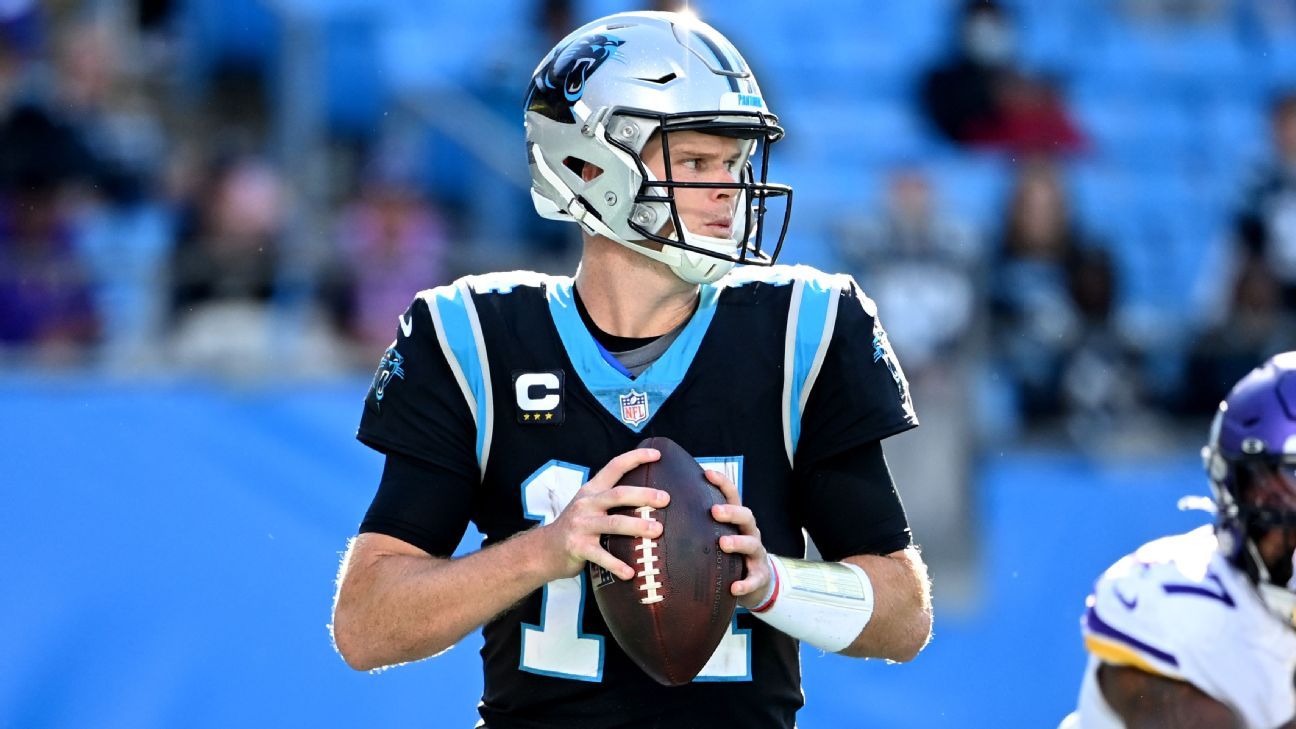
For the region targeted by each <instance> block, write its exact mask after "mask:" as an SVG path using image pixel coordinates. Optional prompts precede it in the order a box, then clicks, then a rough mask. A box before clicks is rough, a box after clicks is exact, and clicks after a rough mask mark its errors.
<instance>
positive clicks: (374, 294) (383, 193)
mask: <svg viewBox="0 0 1296 729" xmlns="http://www.w3.org/2000/svg"><path fill="white" fill-rule="evenodd" d="M415 172H416V171H415V170H413V169H410V168H409V164H408V160H402V159H396V158H394V157H393V155H391V154H388V155H386V158H381V157H380V158H379V159H378V160H375V162H374V163H373V164H372V165H371V166H370V170H369V172H368V174H367V175H366V176H365V179H364V180H363V181H362V184H361V189H360V191H359V193H358V195H357V196H356V198H355V199H354V200H352V201H351V202H350V203H348V204H347V205H346V206H345V208H344V209H343V211H342V213H341V219H340V222H339V225H338V249H339V255H340V259H341V264H342V267H341V270H340V271H339V274H340V278H341V279H342V281H341V282H340V283H341V286H342V288H344V289H345V290H344V291H342V292H339V293H340V294H341V302H340V303H341V308H342V309H343V312H344V313H343V328H344V331H345V332H346V334H347V336H348V338H349V339H351V340H352V341H354V342H355V343H357V344H358V345H360V347H361V348H362V350H363V351H362V353H361V356H362V357H364V361H365V362H368V361H369V359H371V358H372V356H373V355H374V353H376V352H379V351H381V350H382V348H383V347H385V346H387V344H389V343H390V341H391V338H392V333H393V332H394V331H395V322H396V317H398V316H399V315H400V314H401V313H402V312H404V311H405V309H406V307H408V306H409V302H410V299H412V298H413V297H414V294H416V293H417V292H419V291H421V290H423V289H427V288H431V287H433V286H439V285H441V284H443V283H446V281H447V280H448V278H449V276H448V274H447V271H446V252H447V245H448V238H447V235H446V227H445V222H444V220H443V219H442V217H441V214H440V212H439V211H438V210H437V208H436V207H435V206H433V205H432V204H431V203H430V202H429V201H428V200H427V199H426V198H425V197H424V196H423V194H422V192H421V191H420V190H419V188H418V187H417V185H416V184H415V179H414V175H415ZM335 285H336V284H335Z"/></svg>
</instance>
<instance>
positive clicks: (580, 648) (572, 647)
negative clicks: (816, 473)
mask: <svg viewBox="0 0 1296 729" xmlns="http://www.w3.org/2000/svg"><path fill="white" fill-rule="evenodd" d="M698 462H699V463H700V464H701V465H702V467H703V468H709V469H713V470H716V471H720V472H721V473H724V474H725V475H727V476H728V477H729V479H730V480H732V481H733V482H734V483H735V484H736V485H737V486H738V489H739V491H740V492H741V490H742V467H741V464H742V459H741V458H717V459H698ZM587 480H589V469H588V468H585V467H583V466H576V465H573V464H570V463H564V462H562V461H549V462H548V463H546V464H545V465H544V466H542V467H540V469H539V470H537V471H536V472H535V473H533V474H531V476H530V477H529V478H527V480H526V481H523V482H522V508H523V510H524V512H525V514H526V517H527V518H528V519H532V520H535V521H538V522H540V523H541V524H549V523H550V522H552V521H553V520H554V519H557V518H558V514H560V513H561V512H562V510H563V509H564V508H566V506H567V503H568V502H570V501H571V500H572V497H574V496H575V495H576V492H577V491H578V490H580V487H581V486H583V485H585V482H586V481H587ZM585 579H586V577H585V572H584V571H582V572H581V573H580V574H579V575H577V576H575V577H567V578H564V579H561V580H554V581H553V582H550V583H549V584H547V585H545V586H544V594H543V596H542V598H541V602H540V624H539V625H531V624H528V623H524V624H523V625H522V651H521V655H522V657H521V661H520V662H519V663H520V665H519V666H518V667H519V668H521V669H522V670H523V671H529V672H531V673H539V674H543V675H545V676H556V677H559V678H570V679H575V680H577V681H601V680H603V651H604V646H603V641H604V637H603V636H601V635H596V634H588V633H582V632H581V620H582V618H583V616H584V613H585ZM739 609H741V608H739ZM694 680H695V681H750V680H751V631H749V630H739V629H738V626H737V616H736V615H735V617H734V619H733V620H731V622H730V625H729V632H728V633H727V634H725V637H724V639H722V640H721V641H720V645H719V646H718V647H716V650H715V653H713V654H712V655H711V660H709V661H707V664H706V665H705V666H703V667H702V671H701V673H699V674H698V676H697V678H695V679H694Z"/></svg>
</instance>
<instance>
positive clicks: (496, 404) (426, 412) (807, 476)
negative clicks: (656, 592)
mask: <svg viewBox="0 0 1296 729" xmlns="http://www.w3.org/2000/svg"><path fill="white" fill-rule="evenodd" d="M525 118H526V138H527V154H528V160H529V163H530V168H531V176H532V193H533V195H532V196H533V199H534V201H535V205H536V208H537V210H538V211H539V212H540V214H541V215H544V216H546V217H550V218H557V219H562V220H570V221H574V222H576V223H577V224H578V225H579V226H580V228H581V230H582V232H583V234H584V248H583V252H582V259H581V263H580V266H579V268H578V270H577V272H576V275H575V277H574V278H568V277H561V276H545V275H540V274H536V273H506V274H491V275H485V276H470V277H467V278H464V279H461V280H459V281H457V282H455V283H453V284H451V285H447V286H443V287H440V288H436V289H431V290H428V291H424V292H422V293H421V294H419V295H418V296H417V297H416V299H415V300H414V302H413V304H411V306H410V307H409V309H408V311H406V312H405V313H404V314H403V315H402V316H401V317H400V321H399V330H398V332H397V336H396V341H395V343H394V344H393V345H392V346H391V347H390V348H389V349H388V350H387V352H386V353H385V354H384V356H383V358H382V363H381V365H380V367H379V371H378V373H377V375H376V376H375V378H374V384H373V387H372V388H371V389H370V392H369V395H368V397H367V399H366V403H365V408H364V413H363V416H362V419H361V423H360V429H359V434H358V437H359V439H360V440H361V441H362V442H364V443H365V444H367V445H369V446H371V447H373V448H376V449H378V450H379V451H381V452H382V453H384V454H385V455H386V465H385V468H384V471H383V475H382V479H381V482H380V484H379V486H378V491H377V494H376V496H375V497H374V499H373V502H372V504H371V506H370V508H369V510H368V513H367V514H366V515H365V517H364V521H363V522H362V524H361V526H360V534H359V536H357V537H356V538H355V539H354V540H353V542H352V543H351V545H350V547H349V549H348V552H347V554H346V556H345V557H344V560H343V564H342V567H341V571H340V574H339V578H338V585H339V587H338V594H337V598H336V603H335V611H334V636H335V640H336V644H337V647H338V650H339V651H340V652H341V654H342V656H343V657H344V658H345V660H346V661H347V663H348V664H349V665H351V666H352V667H354V668H356V669H362V670H364V669H372V668H376V667H380V666H387V665H391V664H396V663H401V662H405V661H413V660H418V659H421V658H425V657H428V656H432V655H435V654H437V653H439V652H441V651H444V650H446V649H447V648H449V647H451V646H452V645H454V644H455V643H456V642H457V641H459V640H460V639H461V638H463V637H464V636H465V635H467V634H468V633H469V632H471V631H473V630H474V629H476V628H478V627H482V629H483V634H484V637H485V647H484V648H483V650H482V659H483V661H484V664H485V670H484V674H485V689H484V695H483V696H482V699H481V703H480V705H479V712H480V714H481V717H482V722H483V725H484V726H488V727H492V728H494V729H501V728H507V727H522V726H525V727H573V726H579V727H612V726H616V727H641V726H642V727H666V726H669V727H672V729H682V728H683V727H716V726H735V727H792V726H793V725H794V722H795V717H796V712H797V710H798V709H799V708H800V707H801V705H802V702H803V698H802V692H801V684H800V673H801V672H800V665H799V660H798V641H805V642H807V643H809V644H811V645H814V646H817V647H819V648H821V649H824V650H827V651H834V652H840V653H843V654H846V655H850V656H880V657H885V658H889V659H892V660H896V661H904V660H909V659H911V658H913V657H914V656H915V655H916V654H917V653H918V651H919V650H920V649H921V648H922V646H923V645H924V644H925V643H926V641H927V639H928V635H929V633H930V629H931V612H930V599H929V588H928V585H927V577H926V572H925V568H924V566H923V563H922V561H921V559H920V557H919V555H918V552H917V550H916V548H915V546H914V545H913V543H912V541H911V536H910V532H909V528H908V524H907V521H906V518H905V513H904V509H903V508H902V506H901V503H900V500H899V497H898V496H897V494H896V490H895V487H894V486H893V484H892V479H891V476H890V474H889V472H888V469H887V465H886V462H885V459H884V458H883V452H882V447H881V441H882V440H883V439H884V438H886V437H888V436H890V435H893V434H895V433H899V432H901V431H904V430H907V429H909V428H911V427H913V426H915V425H916V424H917V420H916V418H915V416H914V411H913V407H912V405H911V402H910V398H909V391H908V386H907V383H906V382H905V378H904V373H903V371H902V370H901V368H900V365H899V363H898V362H897V361H896V358H895V356H894V354H893V353H892V351H891V348H890V344H889V343H888V341H887V336H886V332H885V330H883V328H882V325H881V323H880V322H879V320H878V317H877V312H876V310H875V308H874V306H873V303H872V302H871V301H870V300H869V299H868V298H867V297H866V296H864V294H863V293H861V292H860V290H859V289H858V287H857V286H856V285H855V283H854V281H852V280H851V279H850V278H849V277H845V276H836V275H826V274H823V273H820V272H818V271H815V270H813V269H809V268H804V267H786V266H774V265H773V264H774V260H775V258H776V256H777V254H778V250H779V248H780V246H781V245H782V241H783V237H784V234H785V233H786V230H787V218H786V213H787V212H789V208H788V206H787V205H786V204H785V203H788V202H790V198H791V193H792V191H791V189H790V188H788V187H786V186H783V185H777V184H773V183H770V182H768V181H767V179H766V172H767V169H768V159H769V158H768V155H769V148H770V146H771V145H772V144H773V143H775V142H777V141H778V140H779V138H780V137H782V135H783V129H782V128H781V127H780V126H779V124H778V120H777V118H776V117H775V116H774V115H773V114H771V113H770V112H769V109H768V108H767V107H766V103H765V99H764V97H763V96H762V95H761V92H760V89H759V87H758V86H757V84H756V80H755V79H754V78H753V76H752V73H751V70H750V69H749V68H748V66H747V64H746V62H744V60H743V59H742V57H741V56H740V55H739V54H738V52H737V50H735V49H734V47H733V46H732V45H731V44H730V43H729V42H728V41H727V40H726V39H725V38H724V37H723V36H721V35H720V34H719V33H717V32H716V31H715V30H714V29H712V28H710V27H709V26H707V25H705V24H702V23H700V22H697V21H696V20H695V19H691V18H689V17H686V16H683V15H676V14H670V13H623V14H618V15H613V16H610V17H607V18H603V19H601V20H598V21H595V22H593V23H590V24H588V25H586V26H584V27H582V28H580V29H578V30H576V31H574V32H573V33H572V34H571V35H569V36H568V37H567V38H565V39H564V40H562V41H561V42H560V43H559V44H558V46H557V47H556V48H554V49H553V51H552V52H551V53H550V54H549V55H548V56H547V57H546V58H545V59H544V60H543V61H542V62H541V64H540V66H539V67H538V68H537V70H536V72H535V74H534V76H533V78H532V80H531V87H530V93H529V95H528V97H527V100H526V112H525ZM771 211H773V212H771ZM737 264H748V265H746V266H742V267H740V268H735V266H736V265H737ZM648 436H666V437H669V438H671V439H673V440H674V441H676V442H677V443H679V444H680V445H681V446H683V447H684V449H685V450H687V451H688V452H689V453H690V454H692V455H693V456H695V457H697V458H698V460H699V462H701V463H702V464H703V465H704V466H705V467H706V468H707V469H708V473H709V478H710V480H711V482H712V484H714V485H715V486H716V487H717V488H719V489H720V490H721V491H722V492H723V494H724V496H725V499H726V504H723V505H718V506H716V507H715V508H714V510H713V512H712V515H713V517H714V518H715V519H716V520H718V521H721V522H726V523H729V524H733V525H735V526H737V527H738V530H739V534H738V535H736V536H726V537H724V538H723V539H722V540H721V544H720V547H721V549H723V550H725V551H727V552H730V553H734V554H740V555H742V556H743V557H744V561H745V566H746V577H745V578H744V579H742V580H739V581H737V582H735V583H734V584H733V585H732V587H731V591H732V593H733V594H734V595H735V596H737V597H738V599H739V603H740V605H741V606H743V609H742V610H740V611H739V612H738V614H737V615H736V616H735V618H734V620H733V622H732V624H731V627H730V630H729V632H728V634H727V635H726V636H725V637H724V639H723V640H722V641H721V643H720V645H719V646H718V647H717V649H716V650H715V653H714V654H713V656H712V658H711V660H710V662H709V663H708V664H707V665H706V666H705V667H704V668H703V669H702V672H701V674H700V675H699V676H698V677H697V679H696V680H695V681H693V682H692V683H690V684H688V685H685V686H681V687H674V688H667V687H664V686H661V685H659V684H657V683H655V682H654V681H653V680H652V679H651V678H649V677H648V676H647V675H646V674H644V673H643V672H642V671H641V670H640V669H638V668H637V667H636V666H635V665H634V664H633V663H632V662H631V661H630V659H629V658H628V657H627V656H626V654H625V653H623V652H622V651H621V649H620V648H619V647H618V646H617V644H616V642H615V641H614V640H609V639H608V635H609V633H608V630H607V626H606V624H605V623H604V621H603V619H602V616H601V615H600V614H599V611H598V609H597V607H595V603H594V601H593V600H592V599H591V598H592V593H591V585H590V580H589V578H588V574H587V570H586V565H587V563H592V564H596V565H599V566H601V567H603V568H606V569H607V570H609V571H611V572H612V573H613V574H615V575H617V576H619V577H621V578H622V579H629V578H631V577H632V576H633V574H634V570H633V569H632V568H631V567H630V566H629V565H627V564H625V563H624V562H621V561H619V560H617V559H615V558H613V557H612V556H611V555H610V554H609V553H608V552H607V551H605V550H604V549H603V548H602V547H601V546H600V537H601V536H602V535H605V534H620V535H631V536H637V537H653V536H656V535H657V534H658V533H659V531H658V530H659V529H660V528H661V526H660V524H658V523H656V522H653V521H650V520H648V519H641V518H638V517H631V516H624V515H609V514H608V510H609V509H612V508H614V507H621V506H631V507H639V506H650V507H660V506H663V505H664V504H665V503H666V495H665V494H664V493H662V492H658V491H657V490H656V489H646V488H638V487H631V486H627V485H619V481H620V479H621V477H622V476H623V475H624V474H625V473H627V472H628V471H630V470H631V469H633V468H635V467H636V466H638V465H640V464H643V463H647V462H650V461H652V460H654V459H656V458H658V457H659V454H658V453H657V452H656V451H653V450H650V449H639V448H637V447H636V444H637V443H639V442H640V441H641V440H642V439H643V438H645V437H648ZM470 521H471V522H472V523H473V524H475V525H476V527H477V529H478V530H479V531H480V532H481V533H482V534H483V535H484V542H483V545H482V547H481V549H480V550H479V551H476V552H473V553H471V554H468V555H466V556H463V557H460V558H456V559H451V558H450V557H451V554H452V552H453V550H454V549H455V546H456V544H457V543H458V542H459V540H460V538H461V537H462V535H463V534H464V531H465V528H466V525H467V524H468V523H469V522H470ZM803 530H804V531H803ZM805 533H808V534H809V535H810V536H811V537H812V538H813V540H814V543H815V544H816V545H817V547H818V549H819V550H820V554H821V555H822V557H823V561H810V560H806V559H805V556H806V541H805V537H804V536H803V535H804V534H805Z"/></svg>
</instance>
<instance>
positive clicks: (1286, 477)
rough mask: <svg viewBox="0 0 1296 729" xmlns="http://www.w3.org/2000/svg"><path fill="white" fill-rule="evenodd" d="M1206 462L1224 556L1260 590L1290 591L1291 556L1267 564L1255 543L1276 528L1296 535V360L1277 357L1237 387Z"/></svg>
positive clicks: (1219, 418) (1216, 425) (1215, 427)
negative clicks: (1266, 586) (1266, 587)
mask: <svg viewBox="0 0 1296 729" xmlns="http://www.w3.org/2000/svg"><path fill="white" fill-rule="evenodd" d="M1202 457H1203V460H1204V461H1205V465H1206V472H1207V473H1208V474H1209V475H1210V482H1211V488H1212V490H1213V492H1214V496H1215V505H1216V517H1215V531H1216V533H1217V534H1218V535H1219V542H1220V550H1221V551H1222V552H1223V553H1224V554H1225V556H1227V557H1228V558H1229V559H1230V560H1231V561H1232V562H1234V563H1235V564H1237V565H1238V566H1240V567H1242V568H1243V569H1244V570H1246V572H1247V573H1248V574H1249V575H1250V576H1251V578H1252V579H1253V580H1255V581H1256V582H1258V583H1265V584H1274V583H1277V584H1280V585H1284V586H1285V585H1287V584H1288V582H1289V581H1290V580H1291V577H1292V574H1291V572H1292V560H1291V558H1290V556H1288V557H1286V558H1285V559H1284V560H1281V561H1278V562H1271V563H1270V564H1265V562H1264V561H1263V560H1262V559H1261V558H1260V552H1259V550H1258V548H1257V540H1259V539H1260V538H1261V537H1263V536H1264V535H1265V534H1267V533H1268V532H1269V531H1270V530H1272V529H1275V528H1284V527H1285V528H1288V529H1293V530H1296V352H1284V353H1282V354H1279V355H1275V356H1274V357H1273V358H1271V359H1270V360H1269V361H1267V362H1265V363H1264V364H1263V365H1261V366H1259V367H1257V368H1255V369H1254V370H1252V371H1251V372H1250V373H1249V374H1247V376H1245V377H1243V378H1242V379H1241V380H1239V381H1238V383H1237V384H1236V385H1234V386H1233V389H1232V390H1231V391H1230V392H1229V394H1228V397H1226V398H1224V401H1223V402H1221V403H1220V406H1219V412H1217V413H1216V414H1215V420H1214V422H1213V423H1212V424H1211V431H1210V442H1209V443H1207V445H1206V447H1205V448H1203V449H1202ZM1288 541H1289V543H1292V544H1293V546H1296V538H1294V539H1293V540H1288ZM1284 592H1286V591H1284ZM1289 594H1290V593H1289Z"/></svg>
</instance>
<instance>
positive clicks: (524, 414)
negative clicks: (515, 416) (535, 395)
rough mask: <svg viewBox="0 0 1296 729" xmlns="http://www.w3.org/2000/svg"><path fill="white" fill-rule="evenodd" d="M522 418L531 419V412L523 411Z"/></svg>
mask: <svg viewBox="0 0 1296 729" xmlns="http://www.w3.org/2000/svg"><path fill="white" fill-rule="evenodd" d="M522 419H523V420H530V419H531V413H522Z"/></svg>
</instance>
